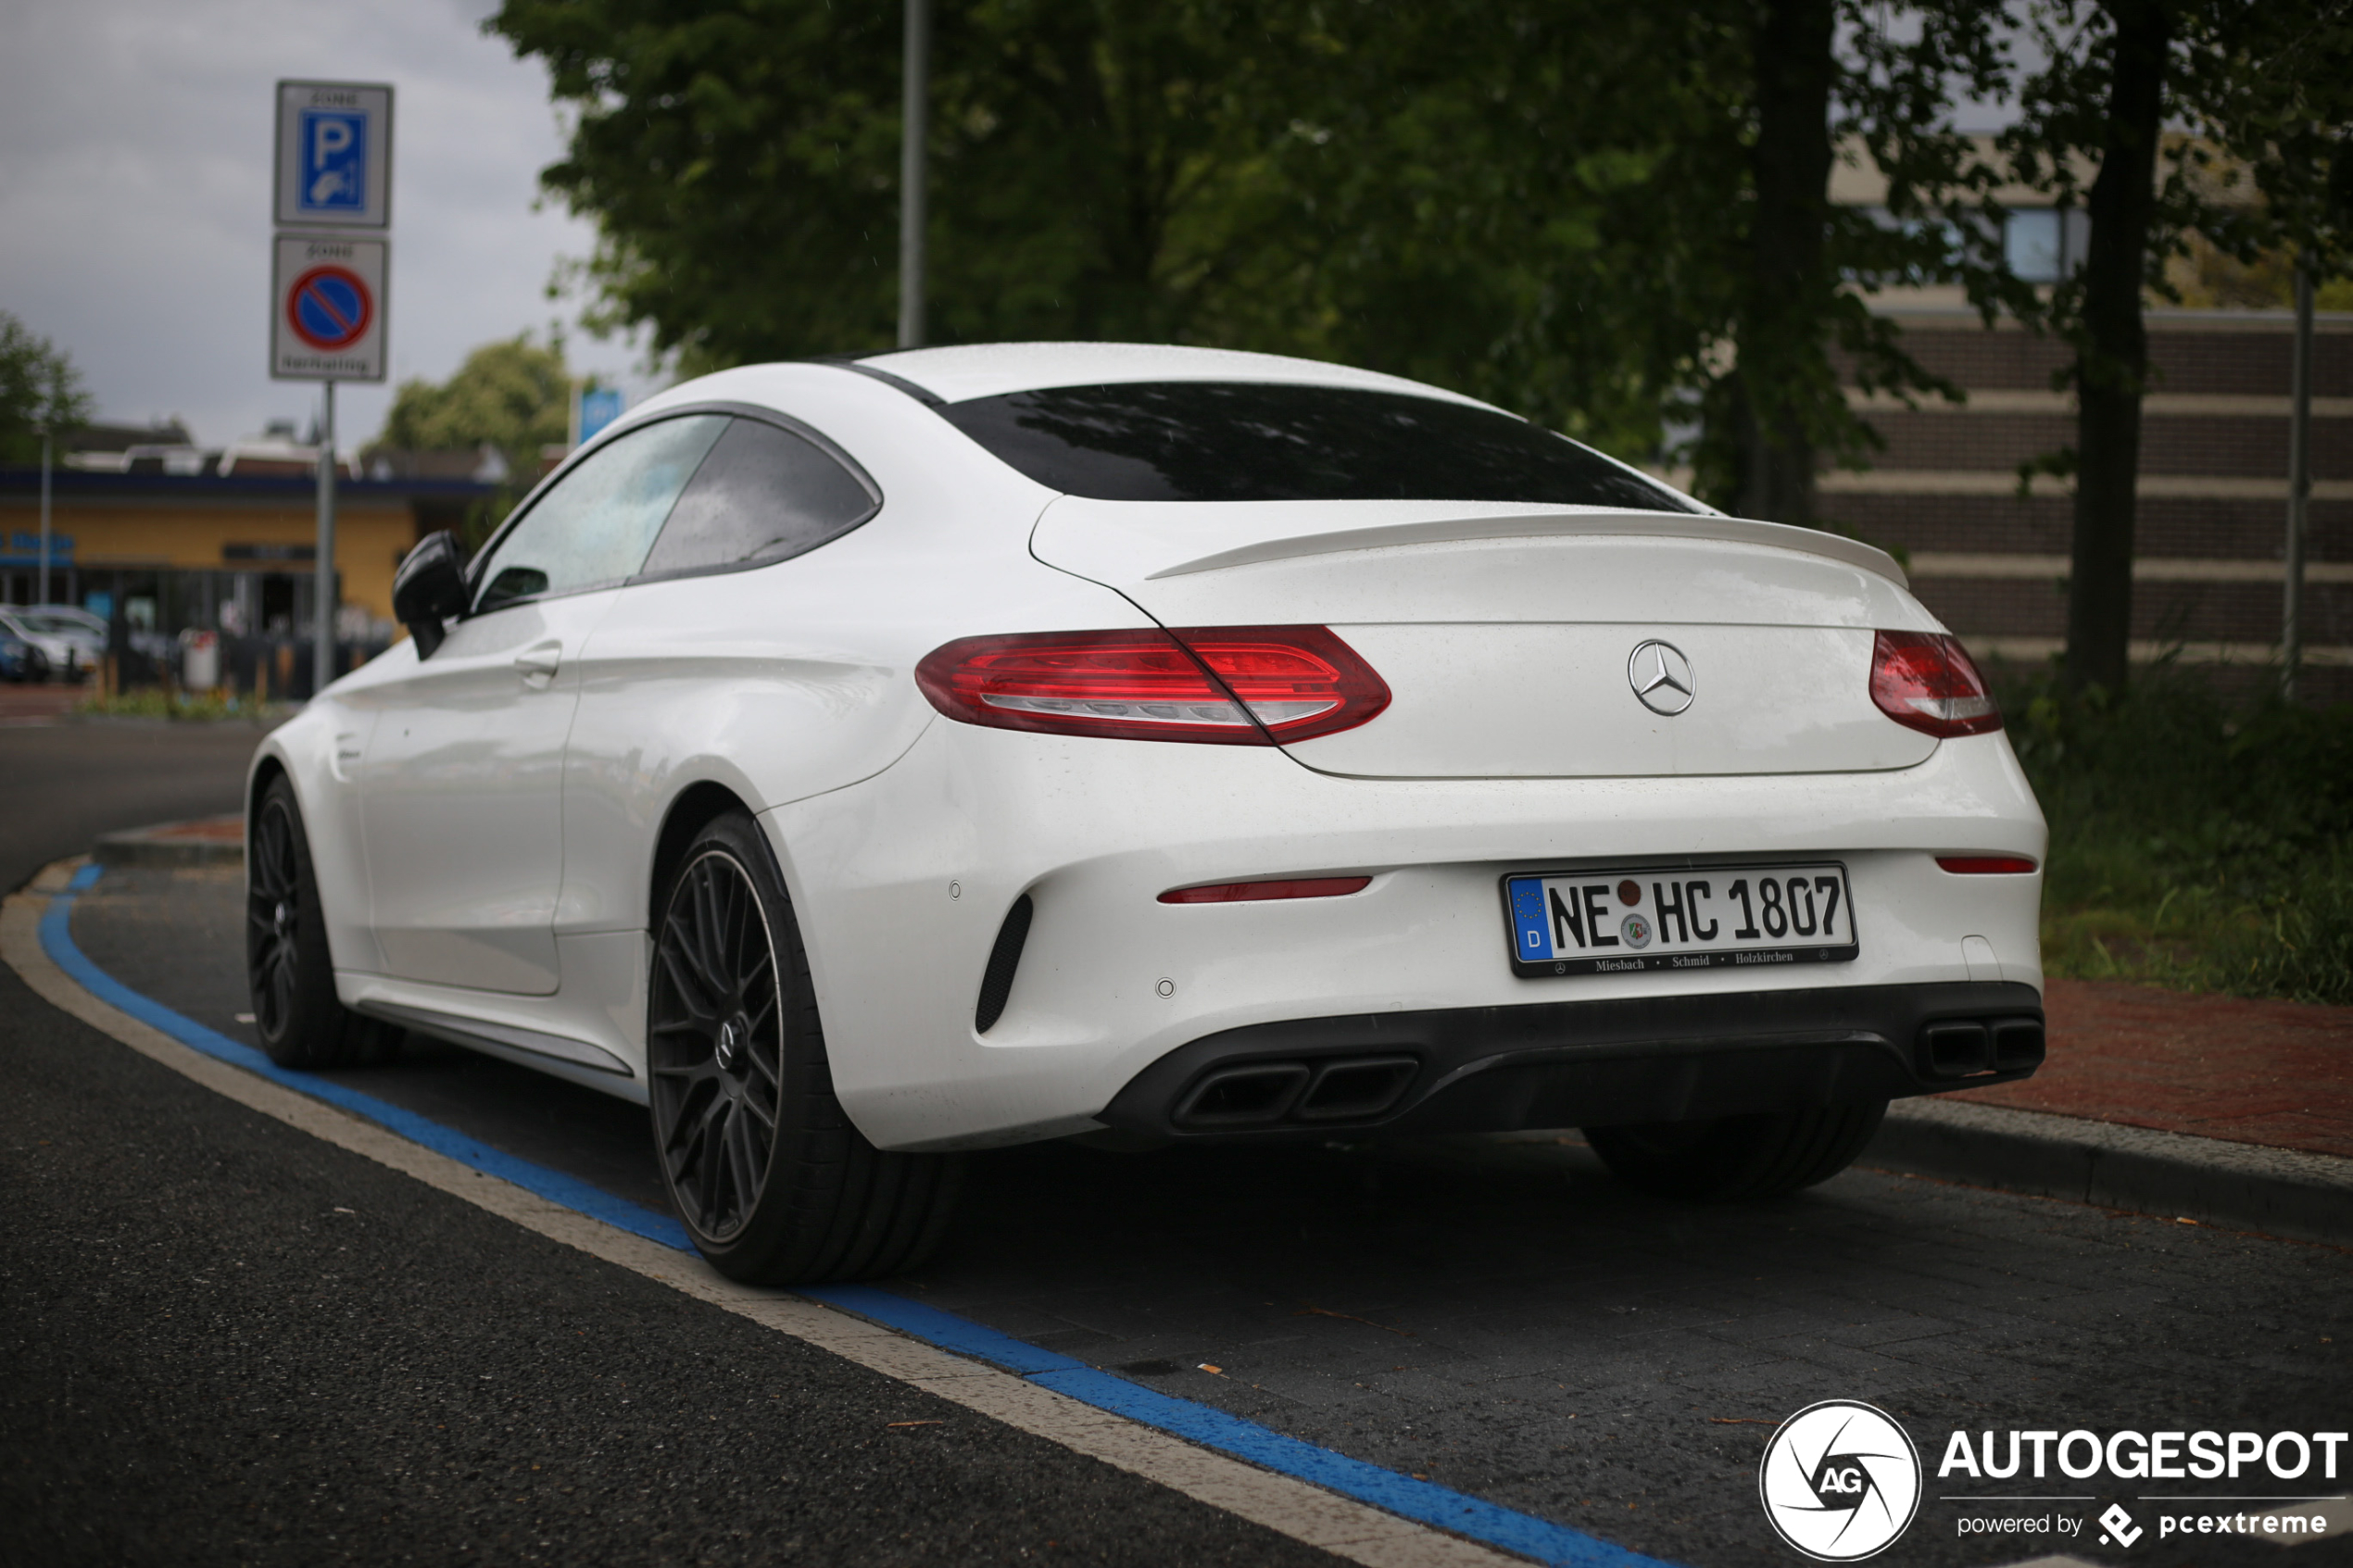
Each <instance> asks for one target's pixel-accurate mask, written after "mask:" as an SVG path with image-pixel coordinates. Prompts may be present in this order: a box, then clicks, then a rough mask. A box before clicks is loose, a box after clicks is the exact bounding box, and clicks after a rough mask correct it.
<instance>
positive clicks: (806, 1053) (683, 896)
mask: <svg viewBox="0 0 2353 1568" xmlns="http://www.w3.org/2000/svg"><path fill="white" fill-rule="evenodd" d="M656 907H657V908H658V909H660V910H661V920H660V923H659V925H658V926H657V928H656V930H655V933H654V957H653V975H652V979H651V984H650V985H648V996H647V1017H646V1060H647V1072H648V1089H649V1091H650V1097H649V1098H650V1099H651V1105H652V1111H653V1133H654V1148H655V1150H656V1152H657V1153H658V1154H659V1156H660V1158H661V1173H662V1178H663V1180H664V1181H665V1182H666V1183H667V1184H668V1185H669V1187H670V1195H671V1198H672V1200H673V1202H674V1203H676V1205H677V1207H678V1212H679V1215H680V1217H681V1218H683V1219H684V1220H685V1221H686V1229H687V1231H688V1233H689V1234H690V1235H691V1236H693V1237H694V1239H695V1245H696V1246H697V1247H698V1248H700V1249H701V1251H702V1253H703V1255H704V1256H705V1257H707V1258H709V1259H710V1260H711V1262H712V1263H713V1264H714V1265H715V1266H716V1267H717V1268H718V1269H719V1270H720V1271H721V1272H722V1273H726V1274H728V1275H731V1276H732V1277H734V1278H736V1279H740V1280H747V1281H754V1282H758V1283H762V1284H772V1285H788V1284H804V1283H809V1282H813V1281H816V1280H821V1279H851V1278H862V1277H871V1276H875V1275H882V1274H890V1273H899V1272H900V1271H901V1270H904V1269H907V1268H910V1267H912V1265H913V1264H915V1263H916V1262H917V1261H920V1260H921V1259H922V1258H923V1257H924V1255H925V1254H926V1253H928V1252H929V1251H930V1250H931V1248H932V1247H933V1246H934V1245H935V1244H936V1243H937V1240H938V1237H939V1233H940V1231H941V1230H942V1228H943V1227H944V1226H945V1225H946V1223H947V1219H948V1214H949V1211H950V1208H951V1207H952V1206H953V1203H954V1200H955V1189H956V1185H957V1173H958V1167H957V1163H956V1161H954V1160H950V1159H948V1158H946V1157H943V1156H938V1155H920V1154H887V1153H884V1152H883V1151H882V1150H880V1149H877V1148H875V1146H874V1145H872V1144H870V1143H868V1142H867V1141H866V1140H865V1138H864V1137H863V1136H862V1135H860V1133H859V1131H858V1129H857V1128H856V1127H854V1126H852V1125H851V1124H850V1123H849V1118H848V1117H847V1116H845V1115H843V1114H842V1110H841V1107H840V1106H839V1105H838V1104H837V1102H836V1101H835V1098H834V1092H833V1074H832V1073H831V1071H830V1069H829V1068H828V1066H827V1063H826V1060H825V1043H824V1033H823V1032H822V1030H821V1029H820V1027H819V1024H818V1020H817V1007H816V1002H815V999H814V997H812V993H811V989H810V984H809V962H808V959H807V957H806V955H805V954H804V953H803V951H802V948H801V944H800V934H799V928H798V927H797V926H796V925H795V923H794V921H793V915H792V906H791V903H790V901H789V900H788V899H787V898H786V895H785V890H784V883H783V880H782V878H780V877H779V876H778V875H777V873H776V870H775V865H774V859H773V858H772V857H771V855H770V854H769V850H768V847H767V845H766V844H765V843H764V842H763V841H762V840H761V836H760V830H759V828H758V827H757V826H756V825H755V824H754V823H753V822H752V820H751V819H750V818H749V816H746V815H745V814H743V813H742V812H740V811H731V812H728V813H727V814H725V815H724V816H722V817H719V818H718V819H716V820H715V821H713V822H711V823H710V824H709V825H708V826H706V827H705V828H704V829H703V830H702V832H701V833H700V834H698V835H697V836H696V838H695V840H694V842H693V843H692V844H691V845H689V846H688V847H687V848H686V853H685V855H684V856H682V857H681V858H680V860H679V863H678V866H677V868H676V870H675V871H674V872H673V873H672V874H671V877H670V880H669V884H668V886H667V887H666V889H665V890H664V892H663V896H662V897H661V902H660V903H659V904H658V905H657V906H656Z"/></svg>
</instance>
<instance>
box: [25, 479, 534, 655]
mask: <svg viewBox="0 0 2353 1568" xmlns="http://www.w3.org/2000/svg"><path fill="white" fill-rule="evenodd" d="M488 489H489V487H488V486H487V485H483V484H478V483H472V482H464V481H413V482H412V481H392V482H384V481H368V480H359V481H346V482H345V483H343V484H342V485H341V486H339V495H338V500H337V506H336V524H335V552H334V555H335V571H336V573H337V577H338V581H339V588H340V592H339V595H338V597H339V600H340V608H341V610H342V613H343V616H344V619H345V621H346V624H349V623H351V622H352V621H353V619H354V617H355V616H364V618H365V619H366V620H367V621H371V622H375V623H379V624H381V623H384V622H388V621H390V620H391V617H392V578H393V572H394V571H395V570H396V568H397V566H398V565H399V562H400V558H401V557H402V556H403V555H404V554H405V553H406V552H407V551H408V550H409V547H410V546H413V545H414V544H415V543H416V542H417V540H418V539H419V538H420V537H421V536H422V534H423V533H428V532H430V531H431V530H432V529H434V528H440V527H448V526H451V525H453V524H454V523H455V522H456V521H457V520H458V519H459V517H460V516H462V514H463V512H464V510H465V508H466V507H467V506H468V505H470V504H472V502H474V501H475V500H477V499H479V498H480V497H481V496H483V495H486V494H487V493H488ZM50 514H51V531H52V549H51V556H50V571H51V577H50V597H51V598H52V599H53V600H54V601H57V602H63V603H72V604H84V605H88V606H89V607H90V608H104V607H105V606H107V605H110V604H111V603H112V602H113V601H114V598H115V596H120V597H121V599H122V600H123V601H124V603H125V604H126V605H130V606H135V607H137V612H136V614H135V615H134V616H133V621H134V624H140V625H141V629H143V630H147V631H152V632H157V633H166V634H170V633H177V632H179V631H182V630H183V629H187V628H197V629H202V630H220V631H226V632H232V633H261V634H268V633H273V632H279V631H284V632H295V631H298V630H302V631H307V630H308V615H309V612H310V603H309V601H310V594H311V584H312V582H313V574H314V571H315V563H316V547H315V546H316V539H317V492H316V489H315V486H314V485H313V483H311V482H310V481H308V480H307V479H299V478H279V477H274V476H273V477H267V478H261V477H257V478H250V479H248V478H244V477H242V476H233V477H230V478H225V479H224V478H219V477H216V476H213V475H209V474H203V475H198V474H187V475H182V474H141V473H131V474H101V473H86V472H74V471H70V470H66V471H59V472H57V473H55V474H54V475H53V476H52V493H51V503H50ZM39 519H40V481H39V475H38V474H37V473H36V472H32V471H30V470H23V469H12V470H0V546H5V547H0V591H5V596H6V599H7V600H8V601H10V602H13V603H19V604H22V603H29V602H31V601H33V600H34V599H35V598H36V597H38V596H39V583H38V581H37V579H38V556H39V530H40V521H39ZM93 596H98V601H97V602H96V603H93V602H92V601H93Z"/></svg>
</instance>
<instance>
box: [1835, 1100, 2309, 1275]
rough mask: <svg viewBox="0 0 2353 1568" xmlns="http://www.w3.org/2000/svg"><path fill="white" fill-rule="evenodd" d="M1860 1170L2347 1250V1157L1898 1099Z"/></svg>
mask: <svg viewBox="0 0 2353 1568" xmlns="http://www.w3.org/2000/svg"><path fill="white" fill-rule="evenodd" d="M1857 1163H1859V1164H1863V1165H1870V1166H1876V1167H1878V1168H1880V1169H1881V1170H1888V1171H1897V1172H1903V1173H1911V1174H1917V1175H1923V1176H1939V1177H1944V1178H1945V1179H1948V1180H1952V1181H1960V1182H1968V1183H1970V1184H1972V1185H1979V1186H1990V1187H1999V1188H2001V1189H2003V1190H2005V1191H2007V1192H2022V1193H2028V1194H2032V1196H2034V1197H2038V1198H2065V1199H2067V1200H2068V1201H2070V1202H2073V1203H2090V1204H2094V1205H2096V1206H2098V1207H2100V1208H2103V1209H2129V1210H2135V1211H2136V1212H2140V1213H2145V1214H2156V1215H2161V1216H2163V1217H2165V1218H2168V1219H2188V1220H2194V1221H2196V1222H2197V1223H2200V1224H2210V1225H2221V1226H2224V1227H2227V1228H2230V1229H2233V1230H2252V1231H2261V1232H2264V1233H2265V1234H2267V1235H2271V1236H2289V1237H2293V1238H2295V1239H2296V1240H2299V1241H2318V1242H2325V1243H2328V1244H2331V1245H2333V1246H2339V1247H2344V1246H2353V1160H2342V1159H2338V1158H2336V1157H2335V1156H2334V1155H2327V1154H2307V1153H2304V1152H2302V1151H2300V1150H2297V1149H2287V1148H2266V1147H2264V1146H2262V1145H2259V1144H2244V1143H2231V1142H2227V1141H2225V1140H2223V1139H2221V1138H2202V1137H2196V1136H2193V1135H2189V1134H2186V1133H2167V1132H2159V1131H2158V1130H2157V1129H2155V1128H2151V1127H2129V1126H2125V1125H2123V1124H2121V1123H2115V1122H2094V1121H2090V1120H2087V1119H2085V1118H2082V1117H2075V1116H2055V1115H2052V1114H2050V1113H2049V1112H2047V1111H2039V1110H2009V1109H2007V1108H2006V1107H2002V1106H1993V1105H1977V1104H1972V1103H1970V1102H1969V1101H1966V1100H1950V1099H1937V1098H1919V1099H1907V1100H1898V1101H1897V1102H1896V1103H1895V1104H1894V1105H1893V1106H1891V1107H1890V1108H1889V1109H1888V1112H1887V1121H1886V1122H1885V1123H1883V1124H1882V1125H1881V1128H1880V1132H1879V1135H1878V1136H1877V1137H1875V1138H1873V1139H1872V1140H1871V1143H1870V1147H1869V1148H1866V1149H1865V1150H1864V1151H1863V1154H1862V1157H1861V1159H1860V1160H1858V1161H1857Z"/></svg>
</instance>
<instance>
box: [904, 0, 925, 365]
mask: <svg viewBox="0 0 2353 1568" xmlns="http://www.w3.org/2000/svg"><path fill="white" fill-rule="evenodd" d="M900 85H901V90H902V92H903V94H904V102H903V103H902V105H901V107H900V148H899V346H900V347H901V348H921V347H922V346H923V345H924V224H925V204H924V194H925V192H924V148H925V144H926V143H928V142H929V141H930V140H931V0H907V60H906V66H905V69H904V70H903V72H902V73H901V81H900Z"/></svg>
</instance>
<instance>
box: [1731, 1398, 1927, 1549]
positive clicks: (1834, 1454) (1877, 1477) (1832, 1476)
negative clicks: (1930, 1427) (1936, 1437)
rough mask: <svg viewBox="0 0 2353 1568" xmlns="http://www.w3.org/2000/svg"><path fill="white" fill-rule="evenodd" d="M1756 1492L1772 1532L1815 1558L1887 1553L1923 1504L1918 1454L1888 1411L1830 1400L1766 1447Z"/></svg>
mask: <svg viewBox="0 0 2353 1568" xmlns="http://www.w3.org/2000/svg"><path fill="white" fill-rule="evenodd" d="M1756 1491H1757V1496H1758V1498H1759V1499H1761V1500H1762V1501H1763V1502H1764V1504H1765V1517H1766V1518H1767V1519H1768V1520H1770V1521H1771V1522H1772V1525H1773V1530H1774V1533H1775V1534H1777V1535H1779V1536H1780V1537H1781V1539H1782V1540H1784V1541H1786V1542H1788V1543H1789V1544H1790V1545H1791V1546H1792V1547H1793V1548H1795V1549H1797V1550H1799V1551H1801V1552H1804V1553H1805V1554H1806V1556H1808V1557H1810V1558H1813V1559H1814V1560H1815V1561H1816V1562H1859V1561H1861V1560H1862V1559H1864V1558H1866V1557H1870V1556H1873V1555H1875V1554H1876V1553H1878V1552H1881V1551H1884V1550H1885V1549H1887V1548H1888V1547H1890V1546H1893V1545H1894V1542H1895V1539H1896V1537H1899V1536H1901V1535H1902V1534H1903V1533H1904V1531H1905V1530H1906V1528H1907V1527H1908V1526H1909V1525H1910V1524H1911V1523H1912V1518H1913V1515H1915V1514H1917V1513H1918V1512H1919V1506H1920V1456H1919V1451H1918V1450H1917V1449H1914V1448H1913V1447H1912V1439H1911V1438H1910V1437H1909V1436H1906V1434H1905V1431H1904V1429H1903V1428H1902V1427H1901V1426H1898V1425H1897V1424H1895V1420H1894V1417H1892V1416H1890V1415H1889V1414H1888V1413H1887V1412H1886V1411H1881V1410H1877V1409H1874V1408H1873V1407H1871V1406H1869V1405H1865V1404H1857V1403H1856V1402H1855V1401H1854V1400H1852V1399H1825V1400H1823V1401H1822V1402H1821V1403H1820V1404H1818V1405H1808V1406H1806V1408H1805V1409H1804V1410H1802V1411H1798V1412H1797V1413H1796V1414H1795V1415H1793V1416H1791V1417H1790V1418H1789V1419H1788V1420H1787V1421H1785V1422H1783V1423H1781V1424H1780V1429H1779V1430H1778V1431H1776V1432H1775V1433H1774V1434H1773V1438H1772V1441H1771V1442H1769V1443H1768V1444H1766V1445H1765V1460H1764V1462H1763V1463H1761V1464H1759V1465H1758V1466H1757V1468H1756Z"/></svg>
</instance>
